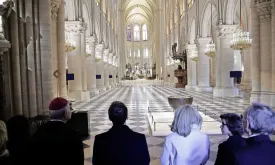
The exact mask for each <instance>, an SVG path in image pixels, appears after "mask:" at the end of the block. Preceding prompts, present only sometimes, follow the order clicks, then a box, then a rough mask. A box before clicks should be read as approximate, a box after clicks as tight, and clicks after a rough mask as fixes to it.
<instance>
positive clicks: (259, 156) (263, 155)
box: [235, 103, 275, 165]
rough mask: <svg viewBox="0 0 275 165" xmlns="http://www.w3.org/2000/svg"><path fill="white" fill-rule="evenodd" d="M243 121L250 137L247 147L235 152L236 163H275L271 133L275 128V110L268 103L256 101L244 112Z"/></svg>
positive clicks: (267, 164)
mask: <svg viewBox="0 0 275 165" xmlns="http://www.w3.org/2000/svg"><path fill="white" fill-rule="evenodd" d="M243 122H244V128H245V131H246V132H247V133H248V136H249V137H248V139H247V147H245V148H243V149H242V150H240V151H239V152H237V153H235V162H236V163H235V164H238V165H247V164H249V165H259V164H264V165H274V162H275V156H274V153H275V143H274V142H273V141H271V139H270V137H269V135H271V134H272V133H273V131H274V128H275V111H274V110H272V109H271V108H270V107H269V106H267V105H264V104H260V103H254V104H252V105H251V106H250V107H249V108H248V109H247V110H246V111H245V112H244V115H243Z"/></svg>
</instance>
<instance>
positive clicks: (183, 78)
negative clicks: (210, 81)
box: [174, 65, 187, 88]
mask: <svg viewBox="0 0 275 165" xmlns="http://www.w3.org/2000/svg"><path fill="white" fill-rule="evenodd" d="M174 74H175V77H176V78H177V79H178V82H177V83H176V84H175V86H176V88H184V87H185V85H186V84H187V70H185V69H182V66H181V65H178V69H177V70H175V71H174Z"/></svg>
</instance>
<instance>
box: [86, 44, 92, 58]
mask: <svg viewBox="0 0 275 165" xmlns="http://www.w3.org/2000/svg"><path fill="white" fill-rule="evenodd" d="M89 56H92V50H91V49H90V48H89V45H86V57H89Z"/></svg>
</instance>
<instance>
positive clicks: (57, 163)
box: [30, 97, 84, 165]
mask: <svg viewBox="0 0 275 165" xmlns="http://www.w3.org/2000/svg"><path fill="white" fill-rule="evenodd" d="M70 108H71V107H70V104H69V101H68V100H66V99H64V98H61V97H57V98H55V99H53V100H52V101H51V103H50V105H49V113H50V121H49V122H47V123H46V124H44V125H42V126H41V127H40V128H39V129H38V131H37V132H36V133H35V134H34V135H33V137H32V140H31V145H30V147H31V154H30V157H31V158H30V161H31V162H32V163H31V164H32V165H33V164H36V165H37V164H39V165H61V164H64V165H84V151H83V143H82V140H81V137H80V135H79V134H78V133H77V132H76V131H75V130H73V129H72V128H70V127H69V126H67V125H66V122H67V121H68V120H69V119H70V118H71V111H70Z"/></svg>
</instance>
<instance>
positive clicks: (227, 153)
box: [215, 135, 246, 165]
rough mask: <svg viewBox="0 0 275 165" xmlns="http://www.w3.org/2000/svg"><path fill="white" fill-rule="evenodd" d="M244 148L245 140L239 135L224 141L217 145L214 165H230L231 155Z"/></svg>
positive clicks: (231, 162) (231, 161)
mask: <svg viewBox="0 0 275 165" xmlns="http://www.w3.org/2000/svg"><path fill="white" fill-rule="evenodd" d="M245 146H246V140H245V139H244V138H243V137H242V136H241V135H233V136H230V137H229V138H228V139H227V140H226V141H224V142H223V143H221V144H219V149H218V154H217V159H216V162H215V165H232V164H233V158H234V155H233V153H234V152H236V151H238V150H240V149H242V148H244V147H245Z"/></svg>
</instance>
